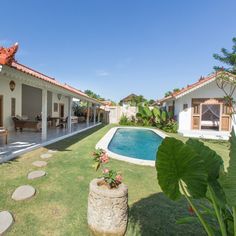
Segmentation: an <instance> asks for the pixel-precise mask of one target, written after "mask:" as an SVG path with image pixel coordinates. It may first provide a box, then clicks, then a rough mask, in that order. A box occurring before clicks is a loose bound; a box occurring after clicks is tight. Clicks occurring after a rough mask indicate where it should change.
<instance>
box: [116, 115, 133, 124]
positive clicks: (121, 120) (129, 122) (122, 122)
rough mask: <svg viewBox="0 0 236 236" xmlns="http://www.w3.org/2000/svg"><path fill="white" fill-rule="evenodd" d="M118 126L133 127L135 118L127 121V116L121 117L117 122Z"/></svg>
mask: <svg viewBox="0 0 236 236" xmlns="http://www.w3.org/2000/svg"><path fill="white" fill-rule="evenodd" d="M119 124H120V125H129V126H133V125H136V121H135V118H134V117H132V118H131V119H129V118H128V117H127V116H125V115H122V116H121V118H120V121H119Z"/></svg>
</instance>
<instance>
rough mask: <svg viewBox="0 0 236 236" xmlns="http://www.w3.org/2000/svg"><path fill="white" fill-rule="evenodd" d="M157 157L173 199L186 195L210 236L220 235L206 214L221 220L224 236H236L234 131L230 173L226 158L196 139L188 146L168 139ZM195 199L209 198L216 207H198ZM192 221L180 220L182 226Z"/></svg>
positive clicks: (164, 185) (164, 187) (165, 188)
mask: <svg viewBox="0 0 236 236" xmlns="http://www.w3.org/2000/svg"><path fill="white" fill-rule="evenodd" d="M157 157H158V158H157V161H156V169H157V177H158V181H159V184H160V186H161V188H162V190H163V192H164V193H165V194H166V195H167V196H168V197H169V198H170V199H172V200H176V199H178V198H179V197H180V196H181V194H184V196H185V197H186V199H187V201H188V202H189V204H190V206H191V208H192V209H193V211H194V212H195V214H196V216H197V217H198V219H199V221H200V222H201V224H202V225H203V227H204V229H205V230H206V232H207V234H208V235H215V234H217V231H218V229H215V228H214V227H212V226H210V225H209V224H208V223H207V222H206V221H205V219H204V217H203V216H205V215H207V217H208V218H211V219H213V220H215V221H218V223H219V229H220V232H221V234H222V235H223V236H226V235H233V234H234V235H236V185H235V183H236V136H235V133H234V131H232V134H231V139H230V162H229V167H228V171H227V173H225V172H224V166H223V161H222V158H221V157H220V156H219V155H218V154H217V153H216V152H215V151H213V150H211V149H210V148H209V147H207V146H205V145H204V144H203V143H202V142H200V141H198V140H195V139H189V140H188V141H187V142H186V143H185V144H184V143H183V142H181V141H179V140H177V139H174V138H166V139H165V140H164V141H163V143H162V144H161V146H160V147H159V149H158V152H157ZM191 198H205V199H206V200H207V201H208V202H209V204H210V205H211V206H212V207H211V208H210V209H209V208H208V207H205V206H200V207H199V206H198V207H196V206H195V204H194V203H193V201H192V199H191ZM212 208H213V209H214V211H213V212H212ZM188 221H189V219H188V218H186V219H183V220H182V221H181V220H180V222H182V223H184V222H188ZM190 221H191V220H190ZM233 231H234V233H233Z"/></svg>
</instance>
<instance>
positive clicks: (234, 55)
mask: <svg viewBox="0 0 236 236" xmlns="http://www.w3.org/2000/svg"><path fill="white" fill-rule="evenodd" d="M232 41H233V47H232V52H230V51H228V50H227V49H225V48H222V49H221V54H222V55H220V54H217V53H215V54H213V57H214V58H215V59H216V60H218V61H220V62H222V63H224V64H226V65H227V66H229V67H228V68H224V70H226V71H228V72H231V73H233V74H236V38H233V39H232ZM214 69H215V70H220V69H222V67H219V66H215V67H214Z"/></svg>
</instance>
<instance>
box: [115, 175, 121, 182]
mask: <svg viewBox="0 0 236 236" xmlns="http://www.w3.org/2000/svg"><path fill="white" fill-rule="evenodd" d="M116 181H117V182H119V183H121V182H122V176H121V175H117V176H116Z"/></svg>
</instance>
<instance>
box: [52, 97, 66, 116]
mask: <svg viewBox="0 0 236 236" xmlns="http://www.w3.org/2000/svg"><path fill="white" fill-rule="evenodd" d="M54 103H57V104H58V111H57V112H55V111H54ZM68 103H69V99H68V97H66V96H64V95H62V96H61V99H60V100H59V99H58V97H57V93H53V94H52V117H59V104H64V117H67V116H68Z"/></svg>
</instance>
